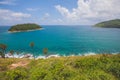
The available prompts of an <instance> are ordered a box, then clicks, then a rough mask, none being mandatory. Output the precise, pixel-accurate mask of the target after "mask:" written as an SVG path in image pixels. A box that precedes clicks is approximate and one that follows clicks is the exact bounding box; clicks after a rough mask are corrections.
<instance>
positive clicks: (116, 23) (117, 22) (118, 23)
mask: <svg viewBox="0 0 120 80" xmlns="http://www.w3.org/2000/svg"><path fill="white" fill-rule="evenodd" d="M95 26H96V27H104V28H120V19H114V20H109V21H104V22H101V23H98V24H95Z"/></svg>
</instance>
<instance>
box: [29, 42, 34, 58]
mask: <svg viewBox="0 0 120 80" xmlns="http://www.w3.org/2000/svg"><path fill="white" fill-rule="evenodd" d="M29 45H30V47H31V49H33V48H34V45H35V43H34V42H30V44H29ZM33 57H34V59H35V55H34V54H33Z"/></svg>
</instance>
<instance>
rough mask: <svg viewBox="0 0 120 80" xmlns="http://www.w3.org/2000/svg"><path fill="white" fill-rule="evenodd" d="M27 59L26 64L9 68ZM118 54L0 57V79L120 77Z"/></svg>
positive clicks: (108, 79)
mask: <svg viewBox="0 0 120 80" xmlns="http://www.w3.org/2000/svg"><path fill="white" fill-rule="evenodd" d="M22 60H26V61H28V62H30V63H29V64H28V65H27V66H26V67H17V68H15V69H10V68H9V66H10V65H11V64H12V63H17V62H19V61H22ZM119 79H120V54H117V55H96V56H82V57H80V56H79V57H78V56H75V57H59V58H48V59H38V60H29V59H12V58H11V59H0V80H119Z"/></svg>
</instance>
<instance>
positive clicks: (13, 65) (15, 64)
mask: <svg viewBox="0 0 120 80" xmlns="http://www.w3.org/2000/svg"><path fill="white" fill-rule="evenodd" d="M28 64H29V61H20V62H18V63H13V64H11V65H10V69H15V68H17V67H26V66H27V65H28Z"/></svg>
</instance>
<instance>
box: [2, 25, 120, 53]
mask: <svg viewBox="0 0 120 80" xmlns="http://www.w3.org/2000/svg"><path fill="white" fill-rule="evenodd" d="M42 27H43V28H44V29H43V30H37V31H31V32H19V33H8V32H7V30H8V29H9V26H1V27H0V43H4V44H7V45H8V48H7V51H9V50H15V51H19V52H22V53H23V52H24V53H33V54H35V55H42V49H43V48H48V49H49V54H59V55H80V54H87V53H96V54H99V53H119V52H120V29H117V28H97V27H93V26H82V25H80V26H69V25H67V26H64V25H62V26H61V25H54V26H52V25H49V26H48V25H47V26H45V25H43V26H42ZM30 42H34V43H35V47H34V49H33V50H32V49H31V48H30V47H29V43H30Z"/></svg>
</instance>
